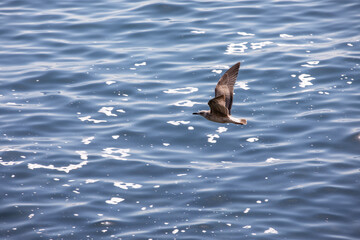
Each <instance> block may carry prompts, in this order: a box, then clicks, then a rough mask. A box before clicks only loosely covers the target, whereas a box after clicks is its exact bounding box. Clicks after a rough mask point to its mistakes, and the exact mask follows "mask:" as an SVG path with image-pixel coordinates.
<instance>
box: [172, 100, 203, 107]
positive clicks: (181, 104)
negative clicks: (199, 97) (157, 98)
mask: <svg viewBox="0 0 360 240" xmlns="http://www.w3.org/2000/svg"><path fill="white" fill-rule="evenodd" d="M195 104H200V103H198V102H193V101H191V100H182V101H179V102H176V103H173V104H170V105H175V106H178V107H193V106H194V105H195Z"/></svg>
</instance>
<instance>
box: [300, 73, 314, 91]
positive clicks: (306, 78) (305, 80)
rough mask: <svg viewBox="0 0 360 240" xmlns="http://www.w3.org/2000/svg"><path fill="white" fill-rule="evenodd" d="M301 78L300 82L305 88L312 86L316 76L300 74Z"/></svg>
mask: <svg viewBox="0 0 360 240" xmlns="http://www.w3.org/2000/svg"><path fill="white" fill-rule="evenodd" d="M299 79H300V83H299V86H300V87H302V88H304V87H306V86H311V85H313V84H312V83H311V81H312V80H314V79H315V78H314V77H312V76H311V75H310V74H301V75H300V76H299Z"/></svg>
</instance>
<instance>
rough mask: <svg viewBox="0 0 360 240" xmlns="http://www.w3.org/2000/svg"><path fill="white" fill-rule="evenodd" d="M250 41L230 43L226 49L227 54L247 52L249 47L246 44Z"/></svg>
mask: <svg viewBox="0 0 360 240" xmlns="http://www.w3.org/2000/svg"><path fill="white" fill-rule="evenodd" d="M247 43H248V42H242V43H230V44H229V45H228V46H227V48H226V51H225V54H233V55H238V54H242V53H244V52H245V50H246V49H248V47H247V46H246V44H247Z"/></svg>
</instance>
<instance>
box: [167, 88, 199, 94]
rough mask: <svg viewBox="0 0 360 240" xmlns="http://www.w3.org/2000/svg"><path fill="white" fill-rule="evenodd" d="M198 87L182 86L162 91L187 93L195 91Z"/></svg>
mask: <svg viewBox="0 0 360 240" xmlns="http://www.w3.org/2000/svg"><path fill="white" fill-rule="evenodd" d="M198 90H199V89H198V88H196V87H184V88H174V89H168V90H165V91H163V92H164V93H179V94H189V93H193V92H197V91H198Z"/></svg>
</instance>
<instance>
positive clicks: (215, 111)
mask: <svg viewBox="0 0 360 240" xmlns="http://www.w3.org/2000/svg"><path fill="white" fill-rule="evenodd" d="M239 68H240V62H238V63H236V64H235V65H234V66H232V67H231V68H230V69H229V70H227V71H226V73H225V74H224V75H223V76H222V77H221V78H220V80H219V82H218V83H217V85H216V87H215V97H214V98H213V99H211V100H210V101H209V102H208V105H209V107H210V111H209V110H201V111H199V112H196V113H193V114H195V115H201V116H203V117H204V118H206V119H207V120H210V121H213V122H218V123H235V124H241V125H246V123H247V121H246V119H244V118H241V119H239V118H235V117H233V116H231V106H232V103H233V95H234V84H235V82H236V78H237V75H238V72H239Z"/></svg>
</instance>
